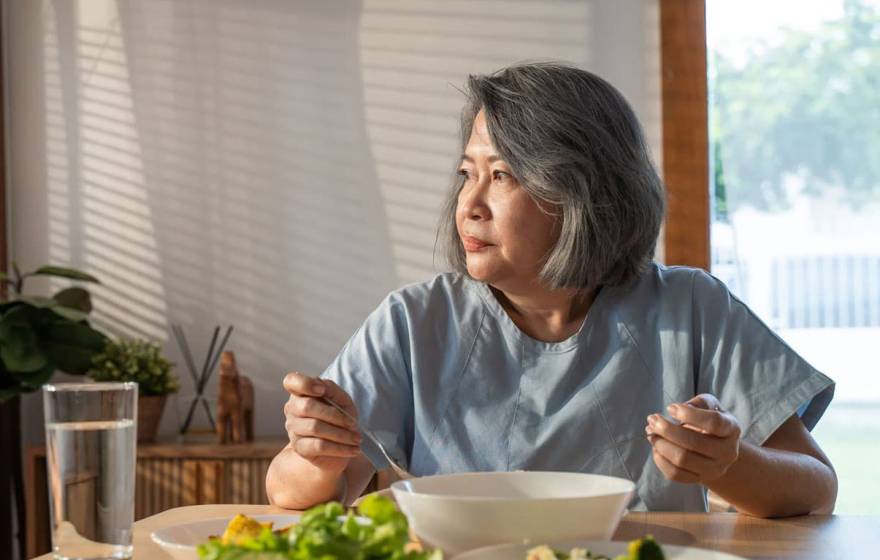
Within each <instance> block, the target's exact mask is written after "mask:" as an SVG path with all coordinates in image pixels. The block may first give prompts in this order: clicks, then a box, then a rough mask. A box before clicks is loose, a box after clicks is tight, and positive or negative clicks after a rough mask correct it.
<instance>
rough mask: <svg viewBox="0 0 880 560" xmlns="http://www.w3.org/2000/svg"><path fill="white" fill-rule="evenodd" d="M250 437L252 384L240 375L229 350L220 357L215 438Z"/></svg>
mask: <svg viewBox="0 0 880 560" xmlns="http://www.w3.org/2000/svg"><path fill="white" fill-rule="evenodd" d="M253 440H254V386H253V384H252V383H251V380H250V379H248V378H247V377H245V376H243V375H240V374H239V372H238V366H237V365H236V364H235V354H234V353H233V352H223V355H222V356H221V357H220V391H219V392H218V394H217V441H218V442H219V443H230V442H231V443H242V442H244V441H253Z"/></svg>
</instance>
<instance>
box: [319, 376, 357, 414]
mask: <svg viewBox="0 0 880 560" xmlns="http://www.w3.org/2000/svg"><path fill="white" fill-rule="evenodd" d="M318 381H320V382H322V383H323V384H324V390H325V395H324V396H325V397H326V398H328V399H330V400H332V401H333V402H335V403H336V404H338V405H340V406H341V407H342V408H344V409H345V410H346V412H348V413H349V414H351V415H352V416H354V417H355V418H357V416H358V414H357V407H356V406H355V404H354V401H353V400H352V399H351V397H350V396H349V394H348V393H346V392H345V391H344V390H343V389H342V387H340V386H339V385H337V384H336V383H335V382H333V381H332V380H330V379H319V380H318Z"/></svg>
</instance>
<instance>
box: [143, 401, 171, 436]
mask: <svg viewBox="0 0 880 560" xmlns="http://www.w3.org/2000/svg"><path fill="white" fill-rule="evenodd" d="M166 397H167V395H153V396H139V397H138V421H137V441H138V443H152V442H154V441H156V432H158V431H159V421H160V420H162V412H163V411H164V410H165V399H166Z"/></svg>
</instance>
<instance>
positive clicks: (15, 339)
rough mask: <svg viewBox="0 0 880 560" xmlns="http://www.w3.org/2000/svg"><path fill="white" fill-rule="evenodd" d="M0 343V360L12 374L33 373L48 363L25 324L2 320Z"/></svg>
mask: <svg viewBox="0 0 880 560" xmlns="http://www.w3.org/2000/svg"><path fill="white" fill-rule="evenodd" d="M0 342H2V343H0V359H2V360H3V365H4V366H5V368H6V370H8V371H9V372H10V373H12V374H16V373H22V372H23V373H27V372H34V371H37V370H39V369H42V368H44V367H46V365H47V364H48V363H49V359H48V358H47V356H46V354H45V353H43V352H42V351H41V349H40V346H39V343H38V342H37V335H36V333H35V332H34V330H33V329H32V328H31V326H30V325H28V324H27V323H21V322H17V321H14V320H12V321H10V320H6V319H4V320H3V321H2V322H0Z"/></svg>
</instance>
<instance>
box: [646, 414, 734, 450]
mask: <svg viewBox="0 0 880 560" xmlns="http://www.w3.org/2000/svg"><path fill="white" fill-rule="evenodd" d="M645 432H646V433H647V434H649V435H651V434H656V435H658V436H660V437H662V438H663V439H665V440H668V441H670V442H672V443H674V444H675V445H677V446H679V447H681V448H683V449H686V450H688V451H691V452H694V453H699V454H700V455H703V456H706V457H710V458H716V459H717V458H719V457H722V456H723V455H724V451H725V448H726V445H725V444H726V442H725V441H724V440H723V439H721V438H718V437H716V436H713V435H705V434H701V433H699V432H696V431H694V430H692V429H689V428H686V427H685V426H683V425H680V424H674V423H672V422H670V421H669V420H667V419H666V418H664V417H663V416H661V415H659V414H651V415H650V416H648V426H647V427H646V428H645Z"/></svg>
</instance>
